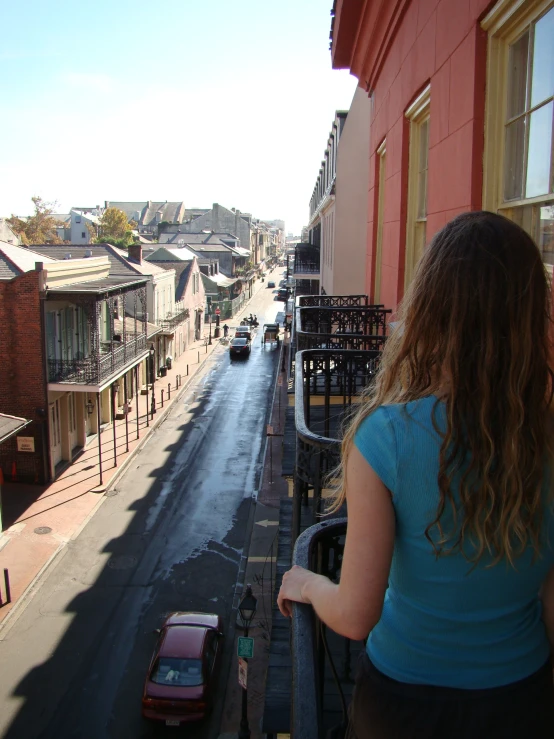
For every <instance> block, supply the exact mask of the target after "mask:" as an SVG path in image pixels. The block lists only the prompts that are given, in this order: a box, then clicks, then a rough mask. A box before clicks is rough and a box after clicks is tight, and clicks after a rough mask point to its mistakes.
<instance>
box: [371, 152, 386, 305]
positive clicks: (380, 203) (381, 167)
mask: <svg viewBox="0 0 554 739" xmlns="http://www.w3.org/2000/svg"><path fill="white" fill-rule="evenodd" d="M386 156H387V142H386V141H383V143H382V144H381V146H380V147H379V148H378V149H377V163H376V166H377V231H376V235H375V275H374V278H373V302H374V303H375V304H378V303H379V302H380V300H381V267H382V261H383V215H384V203H385V171H386V170H385V162H386Z"/></svg>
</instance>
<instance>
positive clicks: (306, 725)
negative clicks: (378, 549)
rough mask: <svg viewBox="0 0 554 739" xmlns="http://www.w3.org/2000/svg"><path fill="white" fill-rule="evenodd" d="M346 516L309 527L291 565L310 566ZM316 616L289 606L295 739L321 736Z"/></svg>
mask: <svg viewBox="0 0 554 739" xmlns="http://www.w3.org/2000/svg"><path fill="white" fill-rule="evenodd" d="M346 524H347V520H346V518H337V519H333V520H330V521H323V522H322V523H319V524H316V525H315V526H310V528H309V529H306V531H304V533H302V534H301V535H300V536H299V537H298V539H297V540H296V544H295V547H294V553H293V560H292V561H293V564H296V565H300V567H304V568H305V569H307V570H311V569H312V568H313V561H314V558H315V553H316V547H317V545H318V543H319V542H320V541H321V540H322V539H324V538H327V537H330V536H340V535H342V534H344V533H346ZM315 629H316V617H315V613H314V610H313V608H312V607H311V606H308V605H305V604H303V603H293V605H292V625H291V638H292V645H291V651H292V705H291V729H292V732H291V734H292V736H293V737H295V739H321V731H322V729H321V725H320V724H321V722H320V718H321V708H322V706H321V696H320V695H319V694H318V691H317V686H318V685H319V679H318V675H317V674H316V664H317V660H316V651H317V650H316V638H315Z"/></svg>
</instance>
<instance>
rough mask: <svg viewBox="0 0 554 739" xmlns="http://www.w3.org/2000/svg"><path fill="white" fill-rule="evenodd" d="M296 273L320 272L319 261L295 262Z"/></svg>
mask: <svg viewBox="0 0 554 739" xmlns="http://www.w3.org/2000/svg"><path fill="white" fill-rule="evenodd" d="M293 270H294V274H295V275H299V274H319V262H312V261H309V262H297V261H295V262H294V268H293Z"/></svg>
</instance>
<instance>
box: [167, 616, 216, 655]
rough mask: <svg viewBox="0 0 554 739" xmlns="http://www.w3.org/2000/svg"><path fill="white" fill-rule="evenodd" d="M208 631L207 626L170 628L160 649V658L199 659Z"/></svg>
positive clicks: (177, 625) (175, 626)
mask: <svg viewBox="0 0 554 739" xmlns="http://www.w3.org/2000/svg"><path fill="white" fill-rule="evenodd" d="M207 630H208V629H206V627H205V626H183V625H180V624H176V625H174V626H168V627H167V630H166V633H165V638H164V640H163V644H162V646H161V648H160V657H181V658H186V657H188V658H193V659H194V658H197V659H199V658H200V657H201V656H202V645H203V644H204V639H205V637H206V631H207Z"/></svg>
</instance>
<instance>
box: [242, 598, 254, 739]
mask: <svg viewBox="0 0 554 739" xmlns="http://www.w3.org/2000/svg"><path fill="white" fill-rule="evenodd" d="M257 605H258V600H257V598H256V597H255V596H254V595H253V594H252V587H251V586H250V585H247V586H246V593H245V594H244V598H243V599H242V600H241V602H240V603H239V615H240V620H241V622H242V626H243V628H244V636H248V629H249V628H250V624H251V623H252V620H253V619H254V616H255V615H256V606H257ZM245 661H246V662H248V660H245ZM238 739H250V727H249V726H248V688H243V689H242V714H241V719H240V729H239V733H238Z"/></svg>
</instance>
